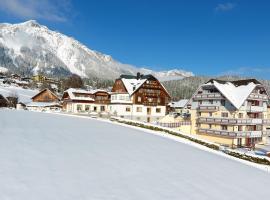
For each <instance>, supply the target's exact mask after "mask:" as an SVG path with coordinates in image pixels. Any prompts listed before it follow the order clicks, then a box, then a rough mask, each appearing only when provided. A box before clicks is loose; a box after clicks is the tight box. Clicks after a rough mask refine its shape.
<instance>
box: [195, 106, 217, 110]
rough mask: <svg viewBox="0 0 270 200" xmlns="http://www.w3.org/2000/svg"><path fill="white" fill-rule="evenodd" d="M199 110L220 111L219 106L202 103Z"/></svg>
mask: <svg viewBox="0 0 270 200" xmlns="http://www.w3.org/2000/svg"><path fill="white" fill-rule="evenodd" d="M198 110H199V111H218V110H219V107H218V106H202V105H200V106H199V107H198Z"/></svg>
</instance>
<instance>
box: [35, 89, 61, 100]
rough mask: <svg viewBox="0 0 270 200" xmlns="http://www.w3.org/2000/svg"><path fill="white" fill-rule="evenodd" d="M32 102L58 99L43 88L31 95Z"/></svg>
mask: <svg viewBox="0 0 270 200" xmlns="http://www.w3.org/2000/svg"><path fill="white" fill-rule="evenodd" d="M32 101H33V102H58V101H60V99H59V98H58V96H57V95H56V94H54V93H53V92H52V91H50V90H49V89H44V90H42V91H40V92H39V93H38V94H36V95H35V96H33V97H32Z"/></svg>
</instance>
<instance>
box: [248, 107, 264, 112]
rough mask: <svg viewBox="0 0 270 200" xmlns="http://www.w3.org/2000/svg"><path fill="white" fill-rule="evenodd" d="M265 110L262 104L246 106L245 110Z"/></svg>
mask: <svg viewBox="0 0 270 200" xmlns="http://www.w3.org/2000/svg"><path fill="white" fill-rule="evenodd" d="M264 111H266V110H265V108H264V107H263V106H247V112H264Z"/></svg>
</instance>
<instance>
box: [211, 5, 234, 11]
mask: <svg viewBox="0 0 270 200" xmlns="http://www.w3.org/2000/svg"><path fill="white" fill-rule="evenodd" d="M235 6H236V4H235V3H220V4H218V5H217V6H216V7H215V11H221V12H226V11H230V10H232V9H234V8H235Z"/></svg>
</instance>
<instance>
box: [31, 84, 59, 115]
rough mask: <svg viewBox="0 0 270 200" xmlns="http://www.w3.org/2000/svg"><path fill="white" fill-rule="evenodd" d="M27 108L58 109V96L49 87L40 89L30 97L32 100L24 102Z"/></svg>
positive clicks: (40, 109)
mask: <svg viewBox="0 0 270 200" xmlns="http://www.w3.org/2000/svg"><path fill="white" fill-rule="evenodd" d="M26 108H27V109H28V110H35V111H49V110H60V109H61V108H62V106H61V104H60V98H59V97H58V96H57V95H56V94H55V93H53V92H52V91H51V90H49V89H44V90H41V91H40V92H39V93H37V94H36V95H35V96H33V97H32V102H30V103H27V104H26Z"/></svg>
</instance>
